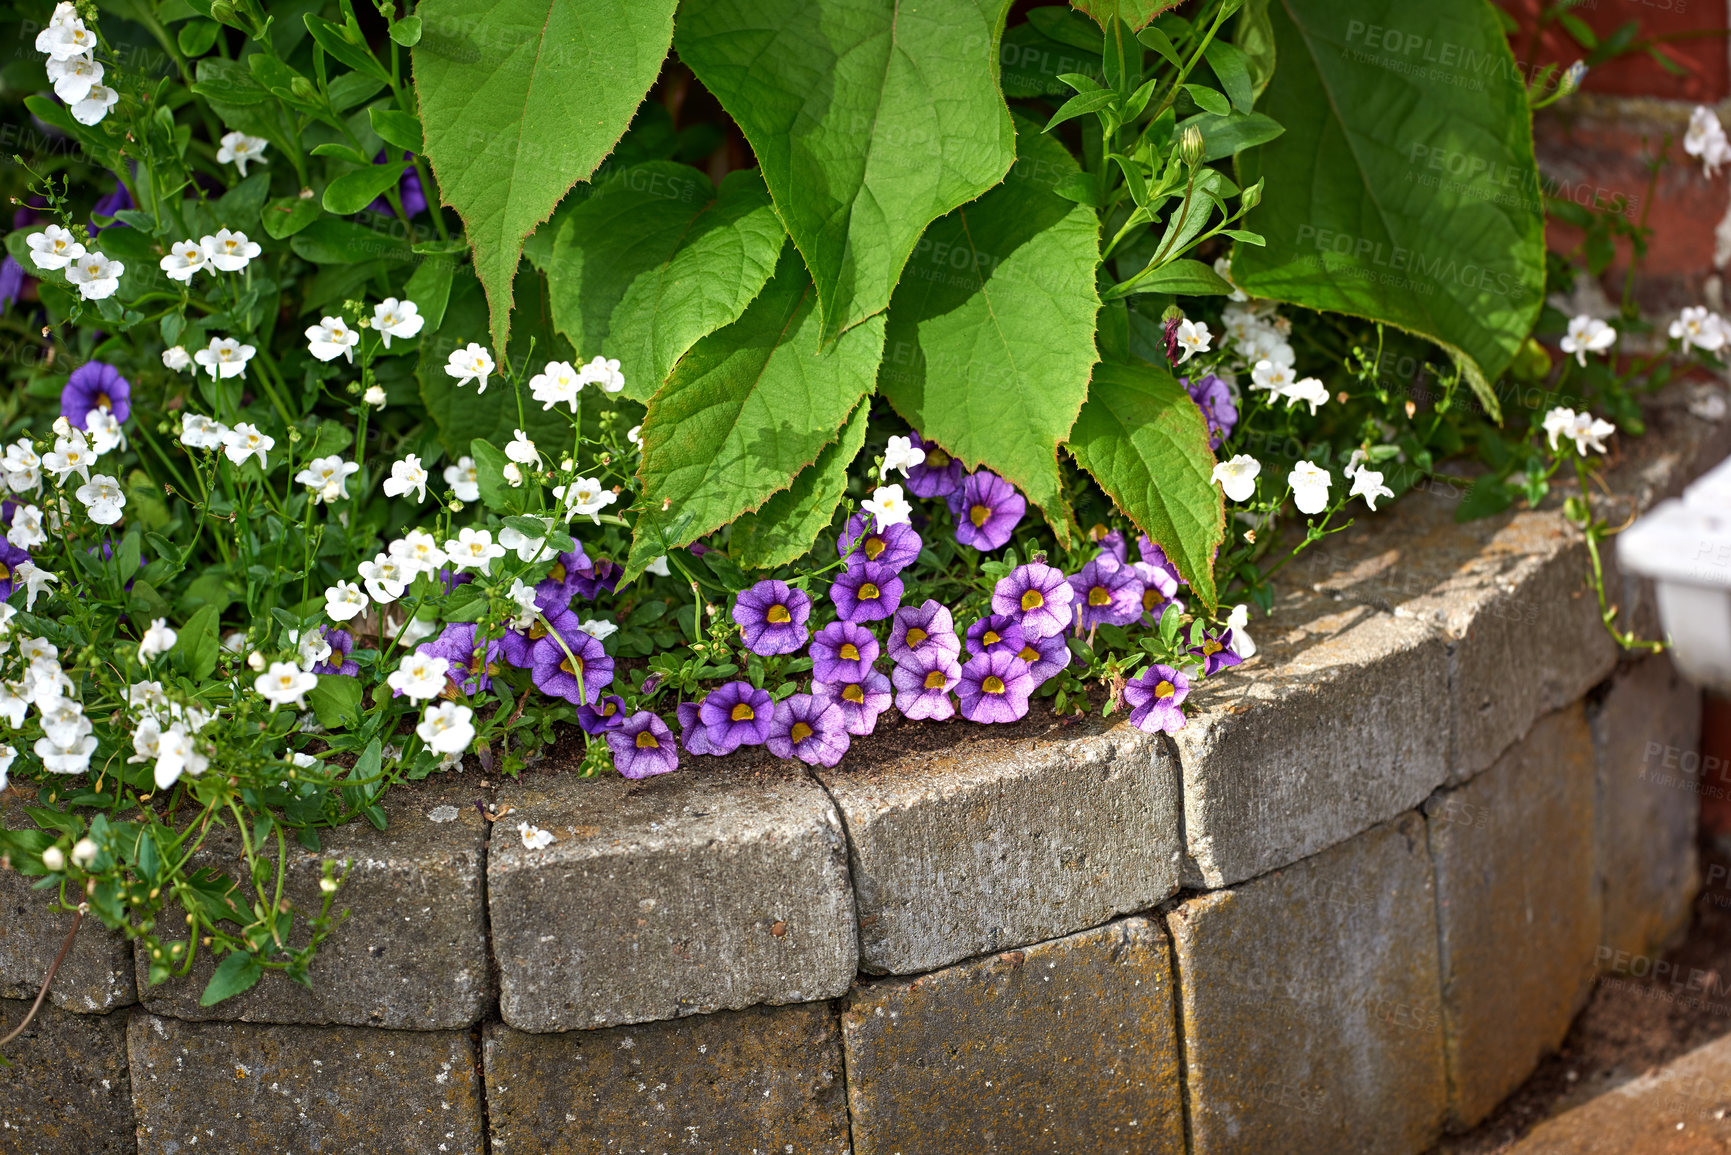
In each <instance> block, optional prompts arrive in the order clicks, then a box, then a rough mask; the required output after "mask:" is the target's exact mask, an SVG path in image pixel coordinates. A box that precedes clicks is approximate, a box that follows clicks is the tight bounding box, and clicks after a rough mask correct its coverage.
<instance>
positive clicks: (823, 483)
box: [728, 398, 872, 569]
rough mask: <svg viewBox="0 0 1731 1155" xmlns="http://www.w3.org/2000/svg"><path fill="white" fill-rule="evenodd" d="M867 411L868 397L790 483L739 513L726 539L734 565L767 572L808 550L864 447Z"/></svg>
mask: <svg viewBox="0 0 1731 1155" xmlns="http://www.w3.org/2000/svg"><path fill="white" fill-rule="evenodd" d="M871 407H872V406H871V400H870V399H869V398H868V399H866V400H864V401H861V402H860V403H859V404H858V405H857V406H855V407H854V411H853V416H852V417H850V418H848V422H847V425H846V426H845V427H844V428H843V429H842V431H841V437H840V438H838V439H837V440H835V441H833V442H831V443H830V444H829V445H827V446H825V447H824V450H823V452H822V453H820V454H818V455H817V460H816V461H814V462H812V463H811V464H810V465H808V466H806V467H805V468H804V469H802V470H800V472H799V476H798V477H796V478H794V479H793V484H792V485H790V486H788V487H787V488H786V489H784V490H782V491H781V492H780V493H778V494H776V495H775V496H773V497H771V498H770V499H769V500H768V501H766V502H764V503H763V508H762V509H760V510H757V511H756V512H755V513H743V514H740V516H739V518H738V519H737V520H735V521H734V523H733V531H732V533H731V534H730V536H729V537H728V554H729V556H731V557H732V558H733V560H734V561H736V562H738V563H739V564H740V565H742V566H745V567H746V568H748V569H772V568H774V567H775V566H778V565H786V564H787V563H788V562H790V561H793V560H794V559H795V558H798V557H801V556H803V555H804V554H805V552H806V551H807V550H809V549H811V546H812V543H813V542H814V541H816V540H817V536H818V535H819V534H820V533H822V532H823V531H824V530H825V529H827V528H828V527H829V524H830V522H831V521H833V520H835V509H836V506H837V505H839V504H841V498H842V494H843V493H845V492H847V471H848V469H849V467H851V466H852V465H853V460H854V458H856V457H858V456H859V451H860V449H861V448H862V447H864V445H865V435H866V418H867V417H868V416H870V414H871Z"/></svg>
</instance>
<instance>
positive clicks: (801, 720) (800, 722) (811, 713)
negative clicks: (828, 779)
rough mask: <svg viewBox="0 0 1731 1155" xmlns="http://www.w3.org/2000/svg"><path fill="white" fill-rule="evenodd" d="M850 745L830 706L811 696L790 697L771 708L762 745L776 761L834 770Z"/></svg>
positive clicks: (840, 723)
mask: <svg viewBox="0 0 1731 1155" xmlns="http://www.w3.org/2000/svg"><path fill="white" fill-rule="evenodd" d="M852 741H853V739H852V738H850V737H848V732H847V727H846V726H845V725H844V724H843V722H842V713H841V710H839V709H837V708H836V705H835V703H834V702H831V701H830V700H829V699H827V698H819V697H817V696H815V695H813V694H790V695H789V696H788V697H786V698H783V699H782V700H781V701H779V702H777V703H776V704H775V715H774V717H772V718H771V719H770V723H769V737H768V738H766V739H764V745H766V746H768V747H769V752H770V753H771V754H774V755H775V756H776V757H777V758H798V759H799V760H800V761H801V762H804V763H805V764H806V765H807V766H834V765H835V764H836V763H837V762H840V761H841V756H842V755H843V754H846V753H847V748H848V744H849V743H850V742H852Z"/></svg>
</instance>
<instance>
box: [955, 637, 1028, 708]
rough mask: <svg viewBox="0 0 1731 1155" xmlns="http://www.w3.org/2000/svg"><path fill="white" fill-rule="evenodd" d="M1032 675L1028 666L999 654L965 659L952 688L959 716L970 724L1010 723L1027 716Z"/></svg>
mask: <svg viewBox="0 0 1731 1155" xmlns="http://www.w3.org/2000/svg"><path fill="white" fill-rule="evenodd" d="M1033 692H1034V676H1033V675H1032V674H1031V673H1029V672H1028V663H1026V662H1024V661H1023V660H1022V659H1020V658H1018V657H1017V656H1016V655H1015V654H1011V653H1005V652H1003V651H1001V650H1000V651H999V652H998V653H995V654H981V655H980V656H979V657H977V658H969V659H968V663H967V665H965V666H963V667H962V680H961V682H960V683H958V684H957V686H956V696H957V697H958V698H960V699H961V714H962V717H964V718H966V719H967V720H968V721H970V722H1014V721H1016V720H1017V719H1018V718H1022V717H1025V716H1026V715H1027V713H1028V695H1030V694H1032V693H1033Z"/></svg>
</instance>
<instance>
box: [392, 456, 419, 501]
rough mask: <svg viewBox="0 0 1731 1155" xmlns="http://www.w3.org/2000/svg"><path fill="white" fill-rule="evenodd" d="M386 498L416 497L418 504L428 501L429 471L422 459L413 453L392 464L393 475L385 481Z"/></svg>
mask: <svg viewBox="0 0 1731 1155" xmlns="http://www.w3.org/2000/svg"><path fill="white" fill-rule="evenodd" d="M384 490H385V496H386V497H404V496H407V495H408V494H410V493H413V494H414V495H415V501H416V502H417V503H419V502H423V501H426V500H427V469H426V467H425V466H423V465H422V464H421V459H420V458H419V457H418V456H416V455H415V454H413V453H411V454H409V455H408V456H407V457H405V458H403V459H402V460H401V461H396V462H392V463H391V475H390V476H389V477H387V478H386V479H385V484H384Z"/></svg>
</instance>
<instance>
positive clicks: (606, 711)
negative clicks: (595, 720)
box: [596, 702, 648, 733]
mask: <svg viewBox="0 0 1731 1155" xmlns="http://www.w3.org/2000/svg"><path fill="white" fill-rule="evenodd" d="M618 709H619V707H618V706H617V705H615V704H614V703H612V702H602V703H601V709H599V710H597V711H596V713H598V714H600V715H601V716H602V717H603V718H611V717H612V716H613V715H614V713H615V712H617V711H618ZM644 733H648V731H647V730H645V731H644Z"/></svg>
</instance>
